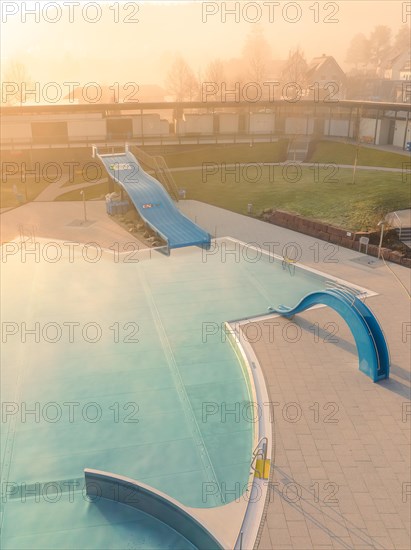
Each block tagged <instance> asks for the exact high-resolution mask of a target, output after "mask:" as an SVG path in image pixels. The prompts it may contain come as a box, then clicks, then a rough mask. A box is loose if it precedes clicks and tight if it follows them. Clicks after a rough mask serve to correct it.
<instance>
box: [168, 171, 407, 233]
mask: <svg viewBox="0 0 411 550" xmlns="http://www.w3.org/2000/svg"><path fill="white" fill-rule="evenodd" d="M282 169H283V167H281V166H277V167H271V168H268V167H265V168H263V169H262V176H261V178H259V179H258V180H257V181H256V182H254V183H253V182H251V180H252V179H253V178H254V177H255V174H256V172H255V173H252V172H251V170H250V173H249V174H243V176H245V177H242V178H241V177H240V178H239V181H238V182H237V181H236V178H235V175H229V174H227V176H226V181H225V182H224V181H223V177H222V173H221V172H219V173H217V174H214V175H209V174H205V173H204V174H203V173H202V171H201V170H196V171H189V172H180V173H178V172H176V173H174V178H175V180H176V183H177V185H178V187H179V188H182V189H186V191H187V199H194V200H198V201H202V202H206V203H209V204H213V205H215V206H219V207H221V208H226V209H227V210H232V211H234V212H238V213H240V214H246V213H247V204H248V203H252V204H253V209H254V213H255V214H259V213H261V211H262V210H263V209H264V208H276V209H279V210H287V211H289V212H296V213H298V214H301V215H303V216H307V217H309V218H312V219H317V220H321V221H324V222H328V223H330V224H333V225H337V226H341V227H344V228H346V229H348V230H351V231H361V230H368V229H370V230H371V229H374V228H375V227H376V224H377V223H378V222H379V221H380V219H381V217H382V216H384V215H385V214H386V213H387V212H390V211H392V210H399V209H402V208H409V206H410V190H409V183H407V182H403V181H402V174H401V173H386V172H377V171H372V170H366V171H365V170H364V171H358V172H357V181H356V183H355V184H354V185H352V184H351V183H350V182H351V178H352V172H351V170H347V169H344V170H343V169H340V170H339V171H338V172H336V173H335V174H333V175H331V172H330V171H325V170H324V171H321V170H320V172H319V174H318V175H319V178H318V183H316V182H315V181H314V179H315V178H314V176H315V174H314V172H313V171H312V170H310V169H309V168H303V169H301V177H300V179H299V180H298V181H295V182H292V181H291V180H292V179H294V177H295V179H297V176H298V174H297V173H296V172H295V173H294V175H293V173H292V172H291V171H290V172H289V174H286V173H285V174H282ZM238 175H239V176H240V175H241V169H240V168H239V173H238ZM284 176H285V177H284ZM331 179H334V180H336V181H335V182H334V183H333V182H331V181H330V180H331Z"/></svg>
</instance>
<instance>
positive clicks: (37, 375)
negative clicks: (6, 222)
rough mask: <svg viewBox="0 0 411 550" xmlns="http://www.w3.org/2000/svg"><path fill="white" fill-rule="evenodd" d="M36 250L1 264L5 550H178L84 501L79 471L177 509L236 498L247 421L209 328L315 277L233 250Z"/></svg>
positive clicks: (239, 389) (228, 246)
mask: <svg viewBox="0 0 411 550" xmlns="http://www.w3.org/2000/svg"><path fill="white" fill-rule="evenodd" d="M38 245H39V247H40V254H39V257H38V258H36V257H35V255H32V256H31V257H29V256H27V258H26V262H22V257H21V254H20V253H16V254H13V255H10V256H8V257H7V261H6V262H5V263H3V277H2V320H3V325H2V329H3V343H4V344H5V345H4V346H3V348H4V351H3V354H4V355H3V358H2V365H3V367H2V401H3V403H5V404H6V407H4V406H3V419H2V422H3V429H2V450H3V453H2V461H3V484H2V487H3V493H4V496H3V507H4V509H3V512H4V515H3V546H4V548H19V549H21V548H58V547H61V548H79V547H81V548H103V547H104V548H126V547H130V548H190V547H191V545H190V544H189V543H187V541H186V540H185V539H183V538H182V537H180V536H179V535H177V534H176V533H175V532H174V531H172V530H170V529H169V528H168V527H166V526H165V525H164V524H162V523H160V522H158V521H157V520H155V519H153V518H149V517H148V516H146V515H145V514H143V513H140V512H136V511H135V510H132V509H130V508H128V507H126V506H123V505H119V504H118V503H111V502H108V501H105V500H100V501H99V502H96V503H94V504H93V503H90V502H88V500H87V498H86V497H85V495H84V490H83V488H84V476H83V470H84V468H94V469H97V470H105V471H110V472H115V473H117V474H121V475H124V476H128V477H130V478H133V479H136V480H138V481H142V482H144V483H145V484H147V485H150V486H152V487H154V488H156V489H158V490H160V491H162V492H163V493H166V494H167V495H170V496H171V497H173V498H174V499H176V500H178V501H180V502H181V503H182V504H184V505H185V506H189V507H194V508H213V507H218V506H221V505H224V504H227V503H229V502H231V501H232V500H234V499H235V498H236V497H235V493H234V492H233V490H232V489H233V487H236V486H238V487H240V490H242V489H243V488H244V487H245V485H246V484H247V481H248V477H249V472H250V459H251V453H252V450H253V437H254V432H253V430H254V423H253V421H250V418H249V417H248V416H247V415H244V414H237V412H238V410H240V411H241V410H242V407H246V406H247V404H249V402H250V400H251V396H250V392H249V383H250V381H249V380H247V373H245V372H244V371H243V369H242V367H241V365H240V363H239V361H238V359H237V356H236V354H235V352H234V350H233V348H232V347H231V344H230V343H229V341H228V340H227V338H226V337H225V334H224V331H221V330H220V329H219V327H221V326H222V323H223V322H224V321H227V320H232V319H240V318H244V317H253V316H256V315H259V314H265V313H266V312H267V308H268V306H271V305H279V304H285V305H293V304H295V303H296V302H297V301H298V300H299V299H300V298H302V297H303V296H304V295H305V294H307V293H308V292H310V291H313V290H319V289H322V288H324V287H325V279H324V278H323V277H322V276H319V275H316V274H314V273H311V272H308V271H304V270H301V269H299V268H297V269H295V270H292V269H289V268H288V267H286V268H285V269H284V268H283V266H282V264H281V262H280V261H279V260H278V259H277V260H275V261H273V258H272V257H270V256H267V255H265V254H261V253H260V254H257V253H255V251H254V252H253V251H252V250H251V249H244V248H243V246H242V245H240V244H239V243H236V242H234V241H220V242H219V243H218V244H217V246H216V247H214V248H212V249H211V250H209V251H204V250H201V249H199V248H186V249H180V250H175V251H173V253H172V256H171V257H166V256H164V255H162V254H160V253H157V252H152V253H151V252H144V253H143V252H142V253H141V254H140V255H130V254H128V255H124V256H122V255H120V256H118V255H116V254H113V253H112V252H108V253H104V254H102V256H101V258H98V259H96V261H90V258H92V257H93V254H91V253H90V254H89V256H88V258H89V259H88V260H85V259H84V254H83V253H82V251H81V247H77V248H76V250H75V251H74V252H73V254H72V256H71V257H70V255H69V253H68V249H67V248H64V247H63V246H62V245H61V244H59V243H56V247H58V246H60V247H61V250H64V253H63V254H62V257H61V258H60V259H59V260H58V261H50V257H49V258H48V261H46V259H45V258H44V255H43V254H42V252H41V250H42V249H43V248H44V246H46V243H45V241H38ZM42 247H43V248H42ZM224 247H225V249H224ZM90 248H91V247H90ZM245 250H247V253H244V252H245ZM228 251H234V252H231V253H227V252H228ZM46 258H47V256H46ZM96 258H97V257H96ZM36 260H39V261H36ZM137 260H138V261H137ZM5 323H6V325H5ZM24 323H25V325H24ZM30 331H31V332H30ZM236 407H237V408H236ZM233 410H234V411H237V412H236V413H235V414H232V411H233ZM230 411H231V414H230ZM127 545H128V546H127Z"/></svg>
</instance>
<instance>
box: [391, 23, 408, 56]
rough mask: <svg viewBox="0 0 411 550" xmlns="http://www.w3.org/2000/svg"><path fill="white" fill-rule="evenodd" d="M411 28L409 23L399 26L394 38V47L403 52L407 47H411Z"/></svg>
mask: <svg viewBox="0 0 411 550" xmlns="http://www.w3.org/2000/svg"><path fill="white" fill-rule="evenodd" d="M410 36H411V28H410V27H409V25H403V26H402V27H400V28H399V30H398V32H397V34H396V35H395V39H394V49H395V50H396V51H398V52H401V51H403V50H406V49H410V48H411V40H410Z"/></svg>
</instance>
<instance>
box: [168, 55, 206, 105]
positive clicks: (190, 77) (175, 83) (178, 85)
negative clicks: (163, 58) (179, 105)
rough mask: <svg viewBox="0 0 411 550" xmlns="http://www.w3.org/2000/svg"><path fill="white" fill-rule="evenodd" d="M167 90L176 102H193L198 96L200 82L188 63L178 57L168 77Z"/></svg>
mask: <svg viewBox="0 0 411 550" xmlns="http://www.w3.org/2000/svg"><path fill="white" fill-rule="evenodd" d="M166 88H167V89H168V91H169V92H170V93H171V94H172V95H173V96H174V98H175V101H186V100H188V101H192V100H193V99H195V98H196V97H197V96H198V89H199V86H198V81H197V79H196V77H195V75H194V73H193V71H192V70H191V68H190V66H189V65H188V63H187V62H186V61H185V60H184V59H183V58H182V57H181V56H178V57H177V58H176V59H175V61H174V63H173V65H172V66H171V69H170V71H169V72H168V75H167V83H166Z"/></svg>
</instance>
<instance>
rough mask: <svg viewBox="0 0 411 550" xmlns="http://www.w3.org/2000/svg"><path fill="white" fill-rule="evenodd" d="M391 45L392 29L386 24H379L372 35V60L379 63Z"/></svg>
mask: <svg viewBox="0 0 411 550" xmlns="http://www.w3.org/2000/svg"><path fill="white" fill-rule="evenodd" d="M390 47H391V29H390V27H387V26H386V25H378V26H377V27H375V28H374V30H373V31H372V33H371V35H370V61H371V62H372V63H375V64H376V65H379V64H380V62H381V60H382V58H383V56H384V53H385V52H387V51H388V50H389V49H390Z"/></svg>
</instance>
